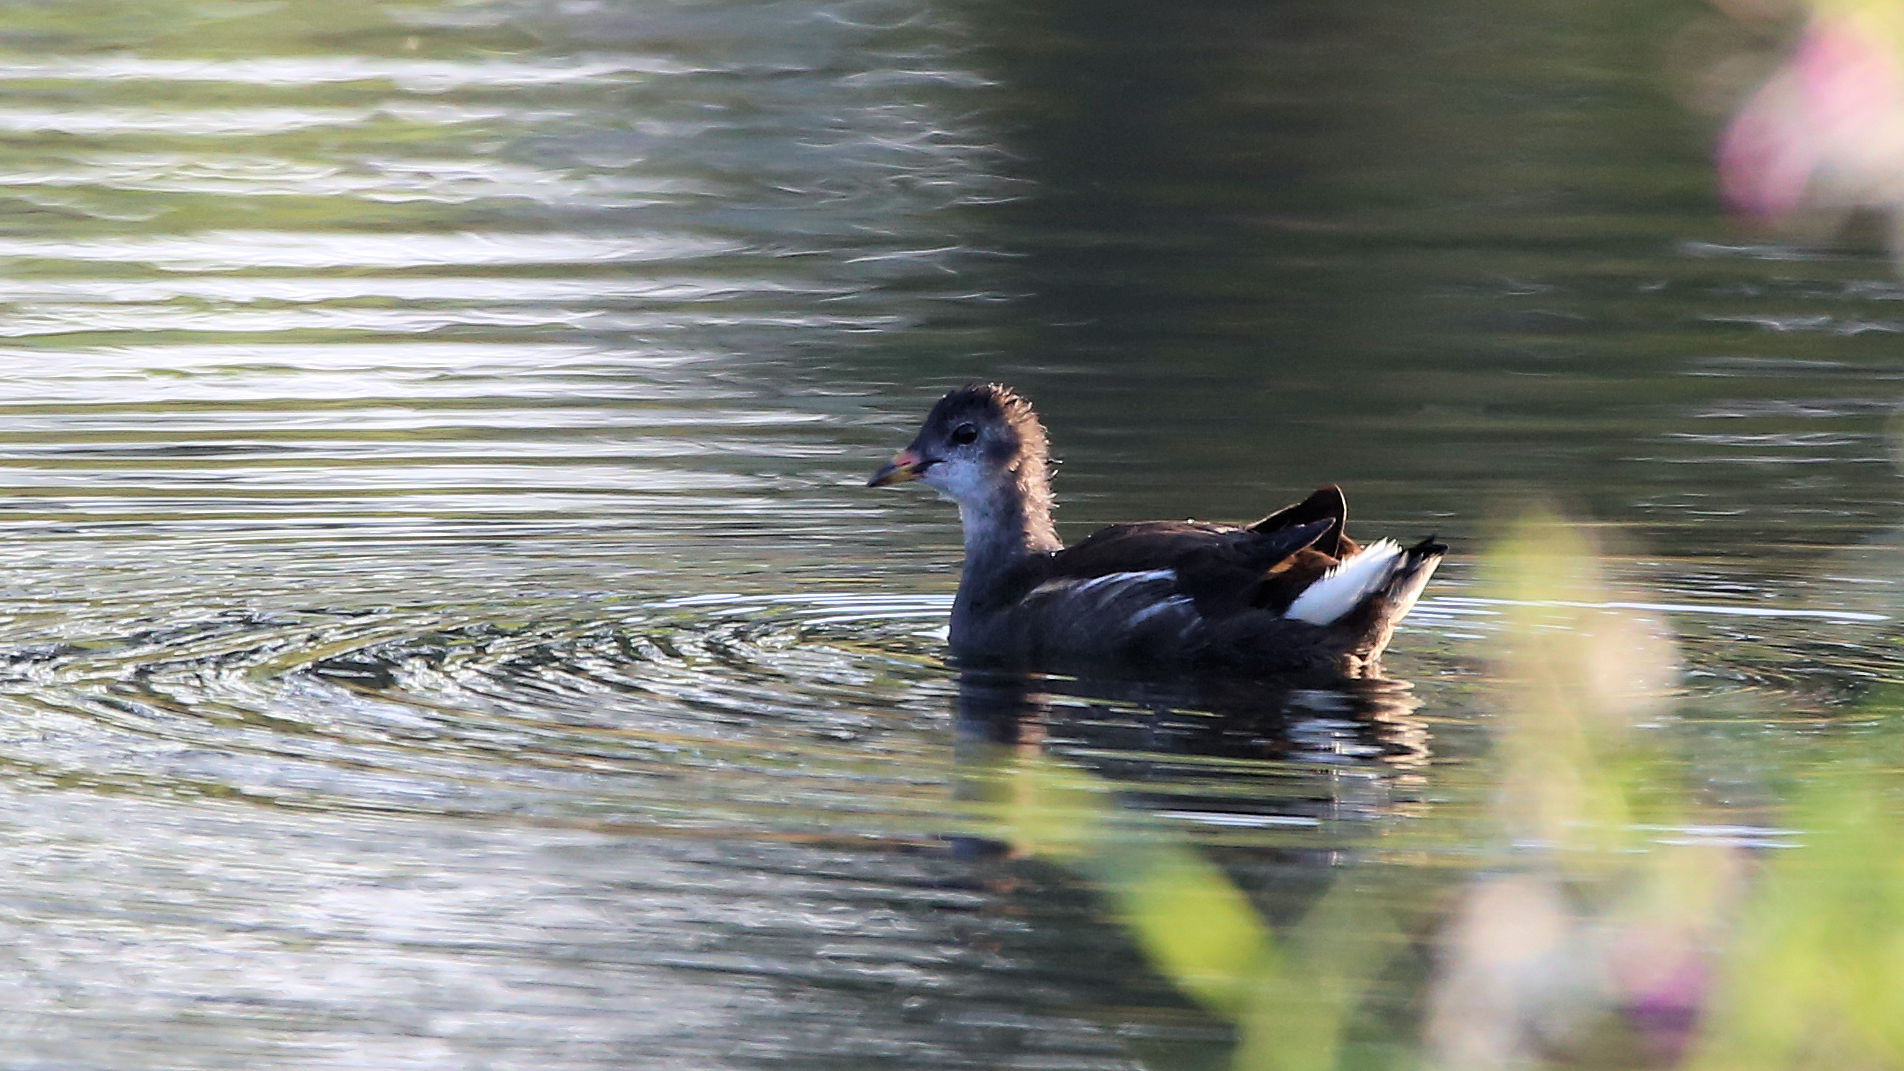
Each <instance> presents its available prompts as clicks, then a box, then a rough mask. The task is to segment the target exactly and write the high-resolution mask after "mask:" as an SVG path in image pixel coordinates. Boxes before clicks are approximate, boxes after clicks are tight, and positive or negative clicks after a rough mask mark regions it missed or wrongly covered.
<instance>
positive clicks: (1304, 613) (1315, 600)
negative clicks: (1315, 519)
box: [1283, 539, 1402, 625]
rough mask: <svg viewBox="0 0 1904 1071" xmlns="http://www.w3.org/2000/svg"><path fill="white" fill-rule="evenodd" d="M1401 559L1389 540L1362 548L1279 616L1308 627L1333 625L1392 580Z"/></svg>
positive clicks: (1394, 545) (1300, 596) (1399, 550)
mask: <svg viewBox="0 0 1904 1071" xmlns="http://www.w3.org/2000/svg"><path fill="white" fill-rule="evenodd" d="M1401 556H1402V548H1401V544H1399V543H1397V542H1395V541H1394V540H1392V539H1384V540H1382V541H1380V542H1379V543H1371V544H1370V545H1368V546H1366V547H1363V548H1362V553H1360V554H1357V555H1356V556H1355V557H1353V558H1348V559H1345V560H1343V561H1342V562H1341V563H1340V564H1338V565H1337V566H1336V567H1335V568H1333V569H1331V570H1329V571H1328V572H1327V573H1324V574H1323V576H1322V579H1321V580H1318V581H1316V582H1315V583H1313V584H1311V585H1309V588H1308V590H1306V591H1304V592H1303V593H1302V594H1301V595H1298V596H1296V601H1295V602H1292V603H1290V604H1289V609H1288V611H1286V612H1285V613H1284V614H1283V616H1284V617H1293V618H1295V619H1296V620H1298V621H1307V622H1309V623H1310V624H1312V625H1327V624H1330V623H1332V622H1334V621H1335V620H1336V619H1337V618H1339V617H1341V616H1342V615H1343V614H1346V613H1348V612H1349V611H1350V610H1353V609H1355V608H1356V607H1357V606H1359V605H1360V604H1361V602H1362V600H1363V599H1366V598H1368V597H1369V596H1370V595H1372V594H1374V593H1375V592H1377V591H1380V590H1381V589H1382V587H1383V586H1384V585H1386V584H1387V583H1388V582H1389V580H1391V579H1393V577H1394V576H1395V568H1396V566H1397V565H1399V564H1400V563H1401Z"/></svg>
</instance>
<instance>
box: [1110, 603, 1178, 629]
mask: <svg viewBox="0 0 1904 1071" xmlns="http://www.w3.org/2000/svg"><path fill="white" fill-rule="evenodd" d="M1189 605H1190V600H1189V599H1186V598H1184V597H1183V596H1181V595H1172V596H1171V597H1170V598H1168V599H1165V600H1164V601H1162V602H1160V603H1158V604H1156V605H1155V606H1147V607H1145V608H1144V609H1142V610H1139V611H1137V612H1136V613H1134V614H1132V615H1131V619H1130V620H1129V621H1127V622H1125V623H1124V627H1125V628H1136V627H1137V626H1139V625H1141V624H1143V623H1144V622H1146V621H1148V620H1150V619H1151V618H1153V617H1156V616H1157V615H1158V614H1161V613H1163V612H1164V611H1165V610H1180V609H1183V608H1184V607H1186V606H1189Z"/></svg>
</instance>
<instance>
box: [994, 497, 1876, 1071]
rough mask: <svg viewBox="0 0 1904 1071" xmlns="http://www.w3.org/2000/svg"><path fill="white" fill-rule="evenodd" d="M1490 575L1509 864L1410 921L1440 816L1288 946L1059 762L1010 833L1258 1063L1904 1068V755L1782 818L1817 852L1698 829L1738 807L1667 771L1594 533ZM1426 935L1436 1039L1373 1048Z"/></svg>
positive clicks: (1491, 866) (1562, 537) (1502, 857)
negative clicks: (1123, 930) (1070, 878)
mask: <svg viewBox="0 0 1904 1071" xmlns="http://www.w3.org/2000/svg"><path fill="white" fill-rule="evenodd" d="M1490 567H1491V568H1490V572H1491V575H1492V581H1491V583H1492V586H1493V590H1494V592H1495V594H1496V595H1497V596H1498V597H1499V600H1500V604H1501V605H1502V606H1503V607H1504V608H1505V614H1506V621H1505V627H1504V628H1503V631H1502V637H1501V640H1500V643H1499V648H1498V660H1499V667H1500V669H1501V672H1502V677H1503V679H1504V681H1505V682H1506V684H1505V686H1504V687H1503V688H1502V690H1501V692H1500V701H1499V703H1498V706H1497V722H1498V743H1497V747H1498V749H1499V751H1500V755H1501V762H1500V764H1499V768H1500V770H1501V771H1502V772H1501V773H1500V775H1499V778H1498V780H1496V781H1493V782H1491V783H1489V784H1486V785H1462V784H1460V783H1459V778H1460V776H1461V775H1460V774H1459V773H1449V774H1447V775H1445V776H1446V777H1447V778H1448V780H1449V783H1450V785H1451V787H1453V788H1454V790H1457V791H1472V792H1475V793H1478V794H1480V795H1481V796H1483V797H1484V798H1486V799H1488V800H1490V801H1491V803H1490V807H1489V811H1488V813H1489V814H1490V815H1491V818H1490V821H1491V823H1492V824H1493V826H1494V827H1495V829H1496V834H1495V836H1494V838H1493V842H1494V845H1495V849H1494V851H1493V852H1491V853H1489V854H1486V855H1485V856H1483V857H1481V858H1470V859H1466V860H1458V861H1451V862H1450V863H1449V867H1450V869H1451V870H1454V871H1456V874H1455V876H1454V878H1453V879H1452V880H1453V882H1454V884H1455V886H1456V889H1457V891H1456V893H1455V895H1453V896H1451V897H1445V898H1428V899H1426V900H1415V901H1410V902H1408V904H1407V906H1406V907H1398V906H1396V905H1397V903H1398V902H1400V901H1399V900H1398V898H1396V897H1392V896H1385V895H1384V892H1383V889H1382V887H1381V886H1382V881H1381V877H1380V873H1381V865H1380V863H1381V855H1382V854H1383V853H1394V852H1433V851H1435V850H1436V845H1441V844H1448V843H1464V842H1465V841H1464V839H1463V838H1457V837H1450V836H1448V834H1447V832H1446V831H1445V830H1439V829H1437V828H1436V826H1437V823H1438V822H1439V821H1441V819H1439V818H1438V817H1437V813H1436V812H1435V811H1434V810H1432V809H1430V810H1429V811H1427V812H1426V813H1425V815H1424V816H1423V817H1420V818H1417V819H1411V820H1409V822H1408V823H1407V824H1406V825H1404V826H1403V827H1402V828H1399V829H1397V830H1395V831H1393V833H1392V834H1391V835H1388V836H1385V837H1384V838H1383V840H1382V841H1381V843H1380V844H1379V845H1378V846H1375V847H1372V848H1371V849H1370V850H1369V853H1368V856H1367V858H1365V859H1364V860H1362V861H1360V862H1351V863H1350V865H1347V866H1345V867H1344V868H1343V877H1342V878H1341V879H1340V880H1339V881H1338V882H1337V883H1336V885H1335V886H1334V887H1333V888H1332V889H1331V890H1329V891H1328V892H1326V893H1324V894H1323V895H1322V896H1321V898H1320V899H1319V900H1318V901H1317V902H1316V903H1315V905H1314V906H1313V907H1312V908H1310V910H1309V911H1308V912H1307V914H1306V915H1305V916H1304V917H1303V918H1302V919H1301V920H1300V921H1298V922H1296V923H1294V924H1293V925H1291V926H1288V927H1282V928H1280V929H1277V930H1272V928H1271V927H1270V926H1269V925H1268V924H1267V923H1266V922H1265V921H1264V920H1263V919H1262V918H1261V916H1260V915H1259V914H1258V913H1257V912H1256V910H1255V909H1254V908H1253V907H1252V906H1251V904H1250V901H1249V900H1248V898H1247V896H1246V895H1245V893H1244V892H1243V891H1242V890H1241V889H1240V888H1238V887H1237V886H1236V885H1235V884H1234V883H1233V882H1232V881H1231V880H1230V878H1229V877H1228V876H1227V875H1226V874H1225V873H1224V872H1223V871H1222V870H1221V869H1219V868H1217V867H1215V866H1213V865H1211V864H1210V863H1208V862H1207V861H1205V860H1203V859H1202V858H1200V857H1199V855H1198V854H1197V853H1196V852H1195V851H1194V850H1193V849H1192V848H1190V847H1189V846H1188V845H1186V844H1184V843H1182V842H1181V841H1180V840H1179V839H1178V838H1176V837H1174V836H1173V835H1172V834H1171V833H1169V832H1168V831H1167V830H1166V828H1165V827H1164V825H1163V824H1162V823H1161V822H1159V821H1156V820H1152V819H1149V818H1146V817H1144V816H1141V815H1136V814H1132V813H1129V812H1125V811H1122V810H1120V809H1119V808H1117V806H1116V805H1115V803H1114V802H1113V799H1112V797H1111V795H1110V793H1109V791H1108V790H1107V788H1106V786H1105V785H1104V784H1103V783H1101V782H1098V781H1097V780H1096V779H1094V778H1092V777H1091V776H1089V775H1087V774H1084V773H1081V772H1078V771H1076V770H1073V769H1070V768H1068V767H1065V766H1062V765H1060V764H1058V763H1055V762H1052V761H1050V760H1047V759H1043V758H1026V757H1023V756H1022V755H1021V756H1017V757H1014V758H1012V759H1011V760H1010V761H1009V762H1006V763H1004V764H1003V765H1001V766H1000V767H999V768H998V769H997V770H996V771H995V773H996V774H997V776H998V781H997V784H998V785H999V787H1000V793H999V795H998V796H997V797H996V798H997V799H998V800H999V801H1000V806H999V807H998V809H997V811H996V815H995V817H997V819H998V820H999V823H1000V827H1001V829H1002V830H1003V832H1004V833H1005V834H1006V835H1007V836H1008V837H1009V838H1010V839H1012V840H1013V841H1014V842H1015V843H1016V844H1017V845H1018V846H1019V847H1020V848H1022V849H1024V850H1026V851H1028V852H1029V853H1031V854H1034V855H1038V856H1042V857H1044V858H1047V859H1051V860H1053V861H1057V862H1061V863H1064V864H1065V865H1067V866H1069V867H1071V868H1073V869H1075V870H1077V871H1078V872H1080V873H1082V874H1084V875H1086V876H1088V877H1089V878H1090V879H1091V880H1092V881H1093V883H1094V884H1095V885H1096V886H1097V887H1098V888H1099V889H1100V890H1101V891H1102V892H1103V893H1104V895H1105V896H1106V897H1107V898H1108V899H1109V901H1110V902H1111V903H1112V904H1113V905H1114V906H1115V909H1116V914H1117V917H1118V918H1119V919H1120V920H1121V921H1122V923H1123V924H1124V925H1125V926H1126V927H1127V928H1128V929H1129V931H1130V933H1131V934H1132V936H1133V938H1134V941H1135V943H1136V945H1137V946H1138V947H1139V948H1140V949H1141V950H1142V951H1143V952H1144V954H1145V955H1146V956H1147V957H1148V958H1149V960H1150V962H1151V963H1152V964H1153V966H1154V967H1155V968H1156V969H1157V970H1158V971H1159V972H1160V973H1161V974H1163V975H1164V976H1166V977H1168V978H1170V979H1171V980H1172V981H1174V982H1175V983H1176V984H1177V985H1178V986H1179V987H1180V988H1181V989H1182V990H1183V991H1184V992H1185V993H1186V994H1187V995H1188V996H1190V997H1191V998H1192V999H1194V1000H1196V1001H1197V1002H1198V1003H1199V1004H1201V1005H1202V1006H1203V1007H1205V1008H1206V1009H1208V1010H1209V1011H1210V1012H1211V1013H1213V1014H1215V1015H1217V1016H1219V1017H1221V1018H1223V1019H1226V1020H1228V1021H1230V1022H1233V1023H1234V1024H1235V1025H1236V1028H1237V1036H1238V1042H1237V1048H1236V1053H1235V1057H1234V1066H1235V1067H1236V1068H1238V1069H1239V1071H1257V1069H1274V1071H1281V1069H1296V1068H1301V1069H1311V1068H1317V1069H1320V1068H1334V1067H1343V1066H1358V1067H1359V1066H1373V1065H1381V1066H1396V1065H1400V1066H1426V1067H1438V1068H1447V1069H1451V1071H1452V1069H1461V1071H1474V1069H1480V1068H1506V1067H1528V1066H1556V1067H1558V1066H1567V1067H1573V1068H1582V1067H1584V1068H1628V1067H1696V1068H1701V1069H1711V1071H1719V1069H1737V1068H1766V1069H1773V1068H1781V1069H1782V1068H1791V1069H1797V1068H1822V1067H1831V1068H1878V1067H1892V1066H1898V1065H1899V1064H1900V1063H1904V1015H1900V1014H1899V1012H1900V1011H1901V1010H1904V1007H1901V1006H1904V853H1900V852H1899V851H1898V850H1897V849H1896V843H1897V832H1898V808H1899V806H1900V803H1901V802H1904V798H1901V790H1904V778H1901V777H1900V773H1899V769H1898V767H1897V765H1896V764H1895V763H1894V762H1891V761H1887V760H1883V759H1880V758H1878V757H1870V758H1866V759H1864V760H1859V761H1856V762H1855V763H1854V765H1855V766H1856V771H1855V772H1854V773H1853V774H1851V775H1850V776H1845V775H1844V774H1843V771H1840V775H1838V776H1835V777H1833V778H1831V779H1829V780H1825V781H1821V782H1820V783H1819V784H1817V785H1816V786H1813V787H1809V788H1806V789H1804V790H1803V791H1802V792H1801V793H1800V794H1799V796H1798V797H1797V798H1796V799H1794V800H1793V801H1791V803H1790V804H1789V809H1788V810H1787V811H1786V813H1784V814H1783V815H1782V817H1781V822H1782V824H1783V825H1784V826H1786V827H1789V828H1790V829H1792V830H1794V831H1795V832H1796V833H1797V835H1798V842H1797V846H1796V847H1792V848H1782V849H1757V850H1754V849H1752V848H1748V847H1742V846H1740V843H1739V839H1738V838H1727V837H1702V836H1699V835H1696V833H1695V832H1694V831H1696V830H1699V829H1701V828H1703V827H1705V826H1707V825H1708V824H1711V823H1715V822H1717V821H1718V818H1717V817H1716V816H1715V815H1713V814H1711V813H1710V812H1711V810H1712V807H1713V805H1711V804H1709V803H1707V802H1705V801H1703V799H1702V793H1701V791H1700V789H1699V786H1697V785H1695V784H1685V783H1681V781H1680V778H1679V775H1678V774H1677V773H1675V771H1677V770H1680V769H1682V768H1683V765H1682V764H1676V763H1673V762H1671V761H1668V760H1669V759H1670V758H1671V757H1672V756H1671V754H1670V752H1671V748H1670V745H1669V744H1668V743H1667V741H1670V740H1671V739H1673V736H1672V734H1670V733H1668V732H1666V731H1665V730H1664V729H1663V728H1661V725H1662V724H1663V723H1664V722H1666V721H1668V720H1670V718H1671V717H1672V716H1673V709H1672V703H1671V688H1672V681H1673V679H1674V675H1675V658H1674V653H1673V644H1672V642H1671V641H1670V639H1669V638H1667V637H1666V636H1665V634H1664V632H1663V630H1662V629H1661V627H1660V625H1659V624H1658V623H1657V622H1653V621H1650V620H1648V619H1646V618H1644V617H1643V616H1640V615H1638V614H1635V613H1634V612H1632V611H1630V610H1626V609H1621V608H1619V607H1618V604H1619V603H1620V602H1621V600H1620V599H1619V598H1618V597H1617V595H1616V593H1614V592H1612V591H1611V590H1609V588H1608V586H1607V583H1606V581H1605V579H1604V577H1603V576H1602V574H1601V572H1600V569H1599V567H1598V565H1597V562H1596V557H1595V554H1594V552H1593V548H1592V546H1591V544H1590V543H1589V541H1588V540H1587V539H1585V538H1584V537H1583V536H1582V535H1581V534H1580V532H1579V530H1577V529H1574V528H1570V527H1568V526H1566V525H1563V524H1561V523H1559V522H1557V521H1554V520H1552V519H1537V520H1534V521H1529V522H1527V523H1525V524H1523V525H1521V526H1520V527H1519V528H1518V529H1517V530H1516V531H1515V532H1514V534H1513V535H1511V536H1510V537H1509V538H1508V539H1507V540H1506V541H1505V542H1504V543H1503V544H1502V545H1501V546H1500V547H1498V548H1497V549H1496V550H1495V551H1494V552H1493V554H1492V555H1491V556H1490ZM1889 705H1890V704H1886V708H1887V709H1888V706H1889ZM1449 820H1450V821H1455V820H1458V819H1449ZM1768 852H1769V853H1770V855H1769V857H1768V855H1767V853H1768ZM1370 875H1374V876H1373V877H1371V876H1370ZM1424 942H1425V943H1426V947H1427V949H1428V950H1429V951H1430V953H1431V955H1432V958H1433V961H1434V963H1435V966H1434V968H1433V970H1432V971H1431V972H1430V973H1429V974H1428V976H1427V978H1426V980H1425V982H1424V984H1425V986H1426V989H1425V992H1423V993H1422V994H1421V997H1420V1000H1419V1007H1420V1014H1419V1019H1418V1023H1417V1027H1418V1030H1417V1032H1416V1033H1415V1035H1414V1036H1413V1038H1412V1039H1403V1040H1402V1041H1399V1042H1397V1043H1396V1044H1394V1045H1390V1046H1385V1047H1371V1046H1366V1045H1364V1046H1361V1047H1359V1048H1358V1047H1356V1046H1355V1045H1354V1044H1353V1041H1354V1039H1356V1038H1357V1037H1367V1036H1369V1035H1371V1034H1375V1033H1379V1031H1380V1027H1379V1026H1377V1025H1372V1023H1371V1019H1372V1017H1373V1016H1374V1015H1375V1014H1376V1013H1375V1012H1374V1011H1373V1010H1372V1009H1371V1004H1372V1003H1373V1000H1372V998H1373V997H1375V996H1376V995H1377V988H1378V982H1380V981H1381V980H1382V979H1385V978H1389V979H1391V983H1390V984H1392V974H1393V967H1394V964H1395V962H1396V957H1397V955H1398V953H1400V952H1401V951H1403V950H1406V949H1410V948H1418V947H1422V946H1423V944H1424ZM1371 1061H1372V1063H1371Z"/></svg>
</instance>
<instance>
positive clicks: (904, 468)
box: [866, 447, 926, 487]
mask: <svg viewBox="0 0 1904 1071" xmlns="http://www.w3.org/2000/svg"><path fill="white" fill-rule="evenodd" d="M925 474H926V462H925V460H924V459H923V458H921V457H920V456H919V452H918V451H917V450H914V449H912V448H911V447H907V448H906V449H904V450H901V451H899V452H898V453H896V454H894V455H893V459H892V460H891V461H888V462H886V463H885V464H884V465H881V466H880V467H879V471H878V472H875V473H873V478H872V479H870V480H867V481H866V486H868V487H885V486H887V485H888V484H895V483H905V482H906V481H908V480H916V479H918V478H919V477H921V476H924V475H925Z"/></svg>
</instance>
